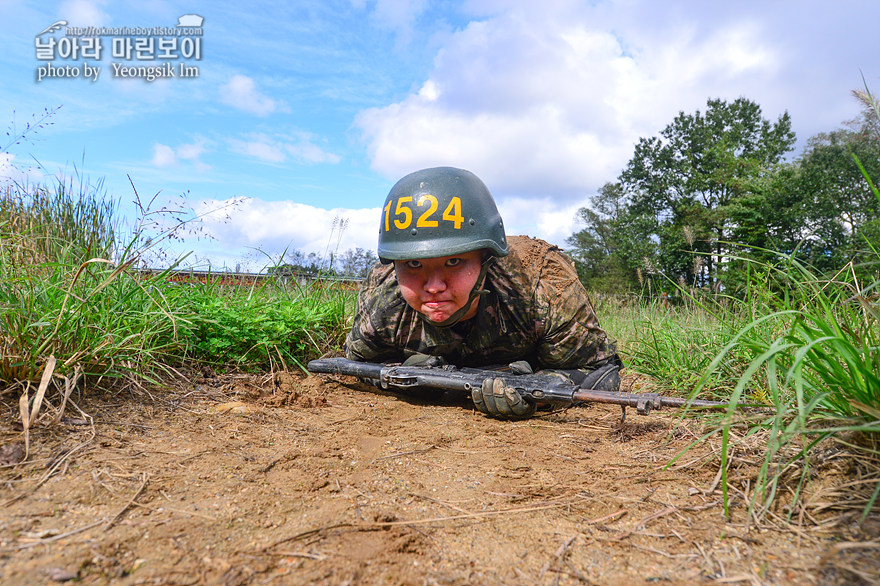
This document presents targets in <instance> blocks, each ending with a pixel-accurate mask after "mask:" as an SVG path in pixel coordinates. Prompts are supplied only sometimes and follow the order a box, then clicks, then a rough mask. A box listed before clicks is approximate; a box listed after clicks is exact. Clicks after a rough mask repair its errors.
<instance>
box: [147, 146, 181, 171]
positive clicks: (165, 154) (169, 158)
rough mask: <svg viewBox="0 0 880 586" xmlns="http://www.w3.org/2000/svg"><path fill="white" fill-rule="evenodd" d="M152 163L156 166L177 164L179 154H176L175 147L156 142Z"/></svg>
mask: <svg viewBox="0 0 880 586" xmlns="http://www.w3.org/2000/svg"><path fill="white" fill-rule="evenodd" d="M152 163H153V165H155V166H156V167H171V166H172V165H176V164H177V155H175V154H174V149H173V148H171V147H170V146H168V145H166V144H154V145H153V158H152Z"/></svg>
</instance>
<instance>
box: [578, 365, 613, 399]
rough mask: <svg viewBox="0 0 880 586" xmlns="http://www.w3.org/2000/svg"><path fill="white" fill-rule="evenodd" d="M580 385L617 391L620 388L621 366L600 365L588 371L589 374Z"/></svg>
mask: <svg viewBox="0 0 880 586" xmlns="http://www.w3.org/2000/svg"><path fill="white" fill-rule="evenodd" d="M580 387H581V388H582V389H594V390H597V391H611V392H615V393H616V392H617V391H619V390H620V367H619V366H618V365H616V364H606V365H605V366H600V367H599V368H597V369H596V370H593V371H590V372H588V373H587V376H586V377H585V378H584V380H582V381H581V384H580Z"/></svg>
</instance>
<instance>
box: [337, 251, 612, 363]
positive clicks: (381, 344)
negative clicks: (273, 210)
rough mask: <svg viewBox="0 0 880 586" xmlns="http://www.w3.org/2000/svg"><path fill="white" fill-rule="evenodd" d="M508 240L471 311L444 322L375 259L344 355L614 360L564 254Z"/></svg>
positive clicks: (390, 268) (378, 358) (496, 360)
mask: <svg viewBox="0 0 880 586" xmlns="http://www.w3.org/2000/svg"><path fill="white" fill-rule="evenodd" d="M508 244H509V247H510V254H509V255H508V256H506V257H503V258H496V259H494V261H493V264H492V265H491V266H490V267H489V269H488V271H487V273H486V281H485V283H484V286H483V289H486V290H487V291H488V293H486V294H483V295H481V296H480V301H479V310H478V311H477V315H476V316H475V317H474V318H472V319H469V320H465V321H462V322H460V323H458V324H455V325H453V326H450V327H445V328H440V327H437V326H435V325H433V324H431V323H430V322H428V321H427V320H425V319H424V318H423V317H422V315H421V314H420V313H418V312H417V311H415V310H414V309H413V308H412V307H410V306H409V305H408V304H407V303H406V301H405V300H404V298H403V296H402V295H401V293H400V288H399V287H398V285H397V278H396V277H395V273H394V265H393V264H388V265H383V264H377V265H376V266H375V267H373V269H372V270H371V272H370V274H369V276H368V277H367V279H366V280H365V281H364V283H363V285H362V287H361V290H360V293H359V295H358V302H357V313H356V315H355V319H354V324H353V326H352V329H351V332H350V333H349V335H348V338H347V339H346V342H345V355H346V357H347V358H349V359H351V360H359V361H362V362H386V363H387V362H402V361H403V360H405V359H406V358H407V357H409V356H412V355H413V354H429V355H433V356H443V357H444V358H445V359H446V360H447V361H448V362H450V363H451V364H456V365H458V366H486V365H489V364H506V363H510V362H514V361H517V360H528V361H529V363H530V364H531V365H532V367H533V368H535V369H536V370H537V369H540V368H561V369H577V368H587V369H590V368H595V367H598V366H600V365H602V364H604V363H607V362H609V361H614V362H617V363H618V364H619V363H620V359H619V358H618V357H617V354H616V349H615V345H614V343H613V342H612V341H610V340H609V339H608V337H607V336H606V334H605V332H604V331H603V330H602V329H601V328H600V327H599V321H598V320H597V319H596V314H595V312H594V311H593V308H592V306H591V304H590V300H589V298H588V296H587V292H586V291H585V290H584V287H583V285H582V284H581V283H580V281H579V280H578V276H577V272H576V271H575V268H574V264H573V263H572V262H571V260H570V259H569V258H568V257H567V256H566V255H565V254H564V253H563V252H562V251H561V250H560V249H559V248H558V247H556V246H552V245H550V244H548V243H546V242H544V241H543V240H538V239H536V238H529V237H527V236H511V237H509V238H508Z"/></svg>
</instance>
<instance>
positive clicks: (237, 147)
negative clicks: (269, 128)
mask: <svg viewBox="0 0 880 586" xmlns="http://www.w3.org/2000/svg"><path fill="white" fill-rule="evenodd" d="M314 141H315V137H314V136H313V135H312V134H310V133H308V132H294V133H290V134H284V135H277V136H269V135H267V134H265V133H260V132H258V133H252V134H250V135H248V136H247V137H246V138H245V140H239V139H231V140H230V141H229V145H230V148H231V149H232V151H233V152H236V153H239V154H243V155H247V156H249V157H253V158H255V159H259V160H260V161H263V162H265V163H283V162H284V161H286V160H287V158H288V157H292V158H293V159H294V160H295V161H297V162H300V163H306V164H316V163H331V164H336V163H338V162H339V161H340V160H341V157H339V155H336V154H333V153H330V152H328V151H325V150H324V149H322V148H321V147H320V146H318V145H317V144H315V142H314Z"/></svg>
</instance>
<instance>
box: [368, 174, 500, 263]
mask: <svg viewBox="0 0 880 586" xmlns="http://www.w3.org/2000/svg"><path fill="white" fill-rule="evenodd" d="M483 248H486V249H488V250H489V251H490V253H491V254H492V255H494V256H507V238H506V237H505V235H504V222H503V221H502V220H501V214H499V213H498V208H497V207H496V206H495V200H494V199H492V194H491V193H489V189H488V188H487V187H486V185H485V184H484V183H483V182H482V181H480V179H479V177H477V176H476V175H474V174H473V173H471V172H470V171H465V170H464V169H456V168H453V167H435V168H432V169H423V170H421V171H416V172H415V173H410V174H409V175H407V176H406V177H404V178H403V179H401V180H400V181H398V182H397V183H396V184H395V185H394V187H392V188H391V191H390V192H389V193H388V197H387V198H386V199H385V205H384V206H383V207H382V219H381V221H380V222H379V258H380V259H381V260H382V262H384V263H390V262H392V261H395V260H410V259H419V258H436V257H439V256H451V255H454V254H460V253H463V252H470V251H472V250H481V249H483Z"/></svg>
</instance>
